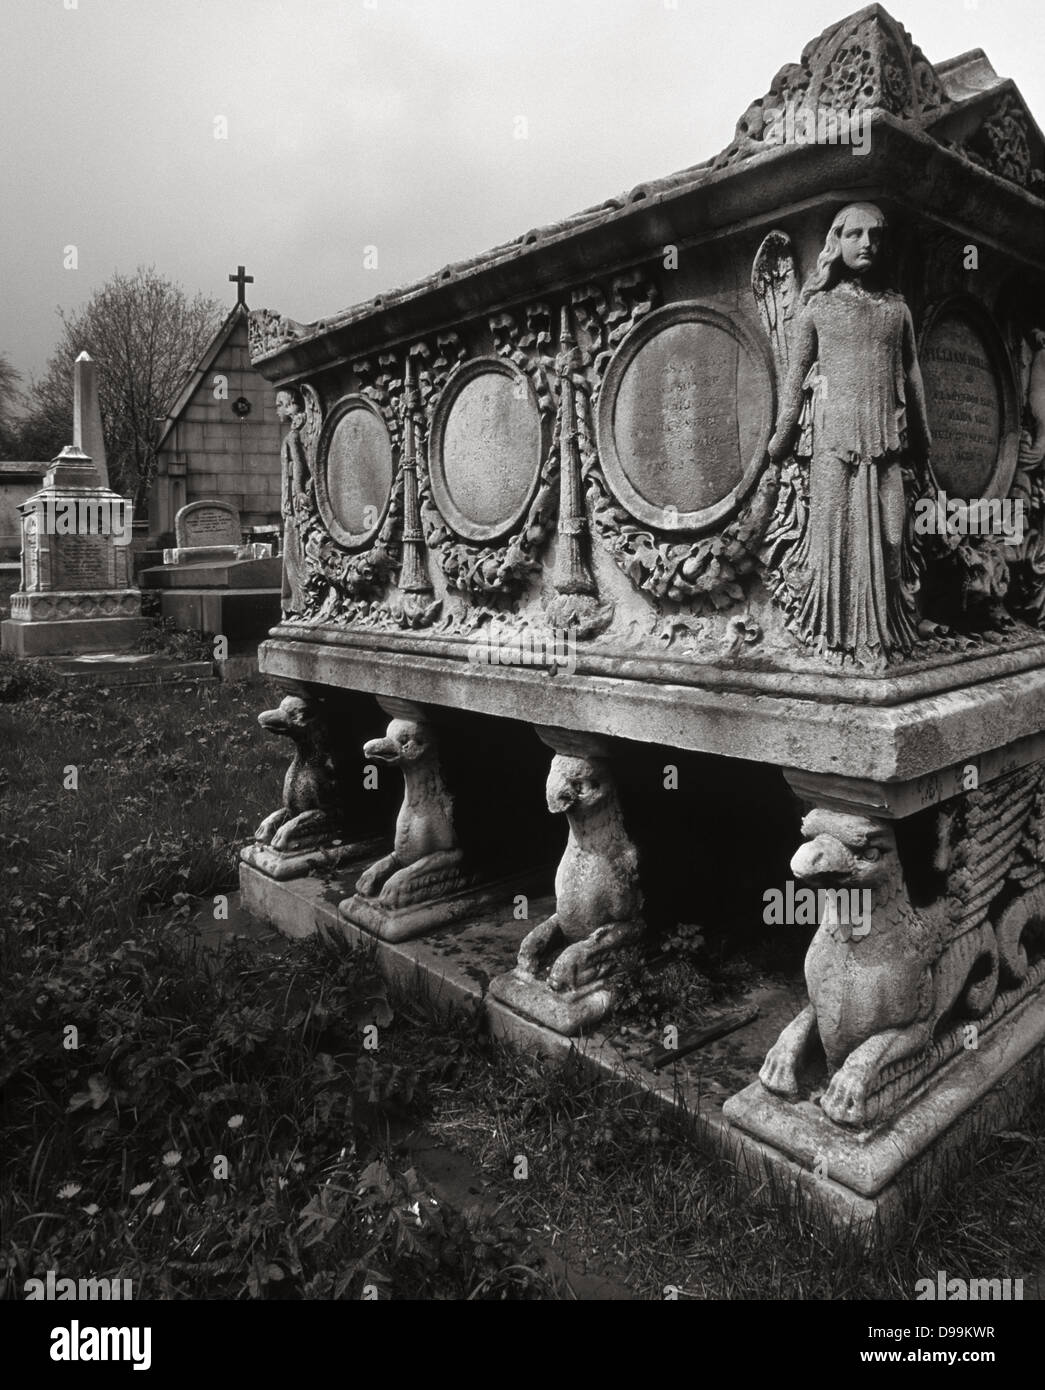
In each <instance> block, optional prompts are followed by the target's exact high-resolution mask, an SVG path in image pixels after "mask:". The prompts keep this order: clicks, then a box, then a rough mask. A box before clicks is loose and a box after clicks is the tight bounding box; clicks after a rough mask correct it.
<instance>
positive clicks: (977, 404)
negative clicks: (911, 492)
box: [918, 295, 1019, 500]
mask: <svg viewBox="0 0 1045 1390" xmlns="http://www.w3.org/2000/svg"><path fill="white" fill-rule="evenodd" d="M918 361H919V364H920V366H921V369H922V380H923V381H924V383H925V408H926V414H927V415H928V417H929V429H930V430H931V431H932V437H933V444H932V457H931V466H932V473H933V477H934V479H935V481H936V484H937V486H938V487H939V488H941V489H942V490H943V491H944V492H946V493H947V495H948V496H949V497H955V498H960V499H962V500H967V499H969V498H976V497H984V498H991V497H1004V496H1006V495H1007V493H1008V490H1009V485H1010V484H1011V482H1012V475H1013V473H1014V472H1015V469H1016V456H1017V453H1018V451H1019V430H1018V419H1017V411H1016V388H1015V384H1014V380H1013V370H1012V366H1011V364H1010V362H1009V357H1008V352H1007V350H1006V348H1005V344H1004V342H1003V341H1002V338H1001V335H1000V334H999V332H998V330H997V329H996V328H995V326H994V324H993V322H992V320H991V318H990V316H989V315H988V314H987V313H986V311H985V310H984V309H983V308H982V307H981V306H980V305H979V304H978V303H977V301H976V300H974V299H970V298H968V297H967V296H965V295H956V296H954V297H953V298H950V299H945V300H943V301H942V302H941V303H939V304H937V305H936V306H935V307H934V308H932V309H931V310H930V312H929V313H928V315H927V316H926V320H925V324H924V326H923V328H922V337H921V344H920V346H919V348H918Z"/></svg>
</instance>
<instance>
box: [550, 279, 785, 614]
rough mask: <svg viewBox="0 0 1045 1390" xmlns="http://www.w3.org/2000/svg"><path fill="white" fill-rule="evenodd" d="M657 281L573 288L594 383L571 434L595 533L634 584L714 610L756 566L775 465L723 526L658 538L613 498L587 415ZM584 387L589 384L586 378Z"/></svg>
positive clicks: (696, 608) (652, 299)
mask: <svg viewBox="0 0 1045 1390" xmlns="http://www.w3.org/2000/svg"><path fill="white" fill-rule="evenodd" d="M656 298H657V289H656V286H655V285H654V284H653V283H652V282H651V281H648V280H646V279H644V278H643V276H642V274H641V273H640V272H638V271H635V272H632V273H630V274H629V275H626V276H621V277H618V278H617V279H616V280H614V281H613V282H612V283H611V285H610V286H609V291H608V294H607V293H606V292H605V291H604V290H603V289H601V288H600V287H599V286H587V287H585V288H584V289H581V290H578V291H576V292H575V293H574V296H573V300H574V312H575V314H576V316H577V321H578V324H579V326H580V329H581V335H582V336H583V337H584V338H585V339H586V340H587V341H586V356H587V358H588V360H589V361H591V362H592V363H593V376H594V387H593V388H591V389H590V390H587V389H582V390H581V391H579V392H578V411H577V414H578V419H577V433H578V443H579V446H580V451H581V459H582V467H583V476H584V478H585V480H586V483H587V498H588V509H589V515H590V519H591V527H592V531H593V533H594V534H595V535H596V536H597V537H598V539H599V541H600V542H601V544H602V545H603V547H604V548H605V549H606V550H607V551H608V552H609V554H610V555H611V556H612V557H613V559H614V561H615V562H616V564H617V565H618V567H619V568H620V569H621V570H622V571H623V572H624V573H625V574H626V575H627V577H628V579H629V580H630V581H631V583H632V584H634V586H635V587H636V588H637V589H641V590H642V591H643V592H645V593H648V594H650V595H651V596H652V597H653V598H654V599H657V600H668V601H670V602H673V603H684V604H688V605H689V606H690V607H691V608H692V610H693V612H694V613H697V614H700V613H704V612H718V611H723V610H725V609H728V608H730V607H732V606H733V605H734V604H735V603H740V602H743V601H744V598H745V593H744V589H743V587H742V584H741V580H742V579H743V578H744V577H745V576H747V575H749V574H752V573H754V572H755V571H756V569H757V568H758V549H759V544H760V542H761V539H762V536H763V534H764V532H765V529H766V527H767V525H768V523H769V520H770V518H771V517H772V515H773V509H774V507H775V505H776V496H777V486H778V481H779V469H777V468H775V467H772V466H771V467H769V468H767V470H766V471H765V472H764V473H763V474H762V476H761V478H760V480H759V482H758V483H757V484H756V485H755V488H754V491H753V493H752V495H751V496H750V497H749V498H748V500H747V502H746V503H745V504H744V505H743V506H742V507H741V508H740V510H739V512H738V513H737V514H736V515H735V516H734V517H733V519H732V520H731V521H730V522H729V524H728V525H726V526H724V527H722V528H721V529H720V530H718V531H717V532H715V533H714V534H711V535H708V536H705V537H702V538H701V539H700V540H696V541H675V540H668V539H666V538H664V536H663V535H661V534H659V533H658V532H657V531H656V530H655V529H650V528H649V527H646V526H642V525H640V524H639V523H637V522H636V521H635V519H634V517H632V516H631V514H630V513H629V512H628V511H626V510H625V508H624V507H622V506H621V505H620V503H619V502H617V501H616V500H615V498H614V497H613V495H612V493H611V491H610V488H609V486H608V484H607V481H606V477H605V474H604V472H603V469H602V465H601V463H600V461H599V456H598V451H597V449H596V445H595V437H594V429H593V418H594V411H595V407H596V405H597V403H598V399H599V394H600V391H601V389H602V384H603V379H604V377H605V373H606V367H607V365H608V363H609V361H610V358H611V357H612V355H613V353H614V351H615V350H616V348H617V347H618V346H619V345H620V343H621V342H623V340H624V339H625V338H626V337H627V336H628V334H629V333H630V332H631V331H632V329H633V328H635V326H636V325H637V324H638V323H639V322H640V321H641V320H642V319H643V318H644V317H645V316H646V315H647V314H648V313H649V312H650V311H651V310H652V309H653V307H654V305H655V303H656ZM584 385H585V386H588V385H589V383H588V382H587V381H586V380H585V381H584Z"/></svg>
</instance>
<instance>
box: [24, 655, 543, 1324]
mask: <svg viewBox="0 0 1045 1390" xmlns="http://www.w3.org/2000/svg"><path fill="white" fill-rule="evenodd" d="M5 674H8V675H9V676H10V679H9V680H8V681H7V683H6V686H5V687H4V688H5V689H6V690H7V692H8V699H7V702H6V703H4V704H2V705H0V795H2V797H3V802H2V804H3V810H4V823H3V831H2V838H0V850H2V853H3V872H2V874H0V914H2V916H0V920H2V921H3V924H4V931H3V940H2V947H0V951H2V958H0V965H2V971H3V990H4V1003H5V1008H4V1017H3V1041H4V1062H3V1067H2V1070H0V1083H2V1101H3V1121H4V1133H5V1140H4V1171H3V1180H2V1192H0V1227H2V1230H3V1238H4V1242H5V1271H4V1293H5V1294H6V1296H8V1297H18V1296H20V1294H21V1291H22V1290H23V1288H24V1285H25V1281H26V1280H27V1279H29V1278H32V1277H40V1276H42V1275H43V1274H44V1273H45V1272H46V1271H47V1270H55V1271H57V1274H58V1277H61V1278H81V1277H82V1278H87V1277H90V1278H106V1277H108V1278H129V1279H131V1280H132V1282H133V1286H134V1293H135V1296H136V1297H139V1298H141V1297H166V1298H185V1297H208V1298H242V1297H297V1298H300V1297H306V1298H307V1297H313V1298H315V1297H322V1298H340V1297H354V1298H358V1297H360V1296H361V1294H362V1292H363V1289H364V1287H365V1286H366V1285H371V1286H373V1287H374V1288H376V1289H378V1290H380V1291H382V1292H383V1294H384V1295H386V1296H387V1295H391V1296H394V1297H399V1298H403V1297H420V1296H426V1297H436V1298H439V1297H468V1296H470V1295H474V1296H477V1297H487V1298H488V1297H504V1296H508V1295H511V1296H513V1297H526V1296H534V1295H535V1294H537V1293H540V1292H545V1291H546V1290H547V1284H546V1281H545V1280H544V1279H543V1278H542V1276H541V1275H540V1273H539V1272H538V1271H537V1270H536V1269H535V1268H531V1265H530V1263H528V1260H529V1258H530V1250H529V1243H528V1241H527V1240H526V1238H525V1236H524V1235H523V1233H521V1232H519V1231H517V1230H515V1229H513V1228H512V1227H511V1225H510V1224H509V1223H507V1222H506V1221H503V1220H486V1221H480V1222H474V1221H469V1220H468V1219H466V1218H464V1217H461V1216H459V1215H458V1214H457V1213H455V1212H453V1211H446V1210H444V1209H443V1207H442V1206H441V1205H440V1204H438V1203H436V1202H434V1201H433V1200H432V1199H431V1197H430V1195H429V1194H428V1193H427V1191H426V1190H425V1189H424V1187H423V1186H422V1185H421V1184H420V1183H419V1181H418V1179H417V1177H416V1174H415V1173H413V1172H412V1171H411V1170H410V1169H409V1168H404V1167H403V1166H402V1165H400V1166H399V1167H397V1166H395V1165H394V1164H393V1163H391V1162H390V1161H389V1160H390V1155H389V1153H388V1150H387V1146H386V1145H385V1144H384V1143H382V1142H381V1140H380V1137H379V1136H380V1132H381V1125H380V1123H378V1122H379V1121H380V1120H381V1119H382V1118H384V1119H385V1120H387V1118H388V1116H390V1115H395V1114H397V1113H399V1112H400V1111H401V1110H403V1108H404V1107H406V1108H407V1109H409V1107H410V1106H411V1105H413V1106H415V1107H416V1106H417V1105H418V1104H420V1103H421V1100H422V1098H423V1094H424V1084H425V1080H424V1074H423V1068H421V1069H407V1070H404V1069H403V1068H401V1067H398V1066H397V1065H396V1064H395V1063H394V1062H390V1061H388V1060H386V1055H385V1054H384V1053H382V1055H381V1059H380V1061H378V1060H377V1058H376V1057H375V1056H374V1055H371V1054H370V1053H368V1052H366V1051H365V1049H364V1048H363V1046H362V1039H363V1034H362V1023H363V1022H364V1021H366V1020H372V1021H377V1022H378V1024H379V1025H380V1026H381V1027H382V1030H383V1032H387V1030H388V1028H389V1026H393V1027H394V1018H393V1013H392V1010H391V1008H390V1006H389V1004H388V1002H387V999H386V998H385V996H384V992H383V990H382V988H381V986H380V984H379V982H378V980H377V979H376V977H375V976H374V974H373V971H372V969H371V968H370V966H369V965H368V963H367V962H366V961H365V960H363V959H362V958H360V957H359V956H358V955H357V956H354V957H351V956H345V955H338V956H336V957H331V955H330V954H329V951H324V948H323V947H322V946H321V945H319V944H316V945H312V946H309V947H306V948H304V949H301V948H297V949H294V950H292V949H290V948H289V947H288V948H287V949H284V950H278V951H273V952H269V953H259V952H258V951H257V950H256V949H255V950H252V951H251V952H249V953H248V952H247V951H245V950H244V949H243V948H242V947H240V948H235V947H234V948H233V949H226V950H223V951H222V952H221V953H219V954H215V953H214V952H208V951H206V950H203V949H202V948H201V947H200V946H199V944H198V941H197V940H196V939H194V938H193V936H192V934H191V933H189V932H187V931H186V930H185V924H186V921H187V919H188V918H189V916H190V914H191V912H192V910H193V905H194V902H195V901H196V900H197V899H198V898H199V897H204V898H210V897H214V896H216V895H225V894H228V893H229V891H230V890H231V889H233V888H234V886H235V882H236V876H235V874H236V855H237V850H238V847H239V845H240V844H241V843H242V842H243V841H244V839H245V838H246V835H247V832H248V830H249V829H251V828H252V827H253V826H254V825H255V824H256V822H257V821H258V820H259V819H260V818H261V816H262V815H263V814H264V812H266V811H268V810H271V809H272V806H273V804H275V803H276V801H277V800H278V795H279V786H280V778H281V772H282V769H283V767H284V766H285V761H284V760H285V754H284V752H283V750H282V749H281V748H279V747H278V746H276V744H275V741H274V740H266V739H265V738H264V736H263V735H262V734H261V732H260V730H258V729H257V725H256V715H257V711H258V709H259V708H262V707H263V706H264V705H265V704H267V703H271V699H272V695H271V692H269V693H267V694H266V692H264V691H263V690H262V689H260V688H258V687H257V686H254V687H247V688H244V687H225V686H219V687H213V688H207V689H203V690H194V689H193V690H190V689H184V690H178V689H174V690H172V689H170V688H169V687H167V688H165V689H164V690H163V692H162V694H160V693H157V692H155V691H146V692H144V693H143V692H141V691H137V692H135V691H130V692H128V691H114V692H106V691H98V690H90V691H84V690H82V689H79V690H78V689H77V688H76V687H73V688H71V689H70V688H62V689H58V690H53V689H52V690H48V689H47V678H46V672H41V671H40V670H39V669H34V668H30V669H29V672H28V674H26V673H25V671H24V669H23V670H22V671H17V672H16V671H10V670H8V671H7V672H6V673H5ZM12 694H13V695H15V696H17V697H19V698H17V699H12V698H11V696H12ZM217 910H218V911H219V912H220V910H221V907H220V899H219V903H218V904H217ZM375 1136H377V1137H375Z"/></svg>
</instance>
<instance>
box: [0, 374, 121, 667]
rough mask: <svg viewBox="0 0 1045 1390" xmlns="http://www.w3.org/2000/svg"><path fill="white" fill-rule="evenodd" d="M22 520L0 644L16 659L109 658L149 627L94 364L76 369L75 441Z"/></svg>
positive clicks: (23, 508) (24, 509)
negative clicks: (14, 585) (17, 567)
mask: <svg viewBox="0 0 1045 1390" xmlns="http://www.w3.org/2000/svg"><path fill="white" fill-rule="evenodd" d="M18 510H19V511H20V512H21V514H22V579H21V584H20V585H19V588H18V591H17V593H15V594H13V595H12V597H11V616H10V618H8V619H6V620H5V621H4V623H3V624H2V625H0V646H2V648H3V650H4V651H5V652H10V653H11V654H12V655H14V656H58V655H69V654H75V653H77V652H84V651H90V652H116V651H121V650H126V649H127V648H128V647H131V646H133V644H134V642H135V640H136V639H137V637H138V635H139V633H140V632H141V631H142V629H143V627H145V625H146V619H144V618H143V617H142V616H141V594H140V593H139V591H138V590H137V589H136V588H134V587H133V586H132V570H131V563H130V557H131V523H132V516H133V506H132V504H131V503H130V502H129V501H128V500H127V499H126V498H123V497H121V496H120V495H119V494H118V493H116V492H113V491H112V489H111V488H110V487H109V480H108V468H107V464H106V457H105V443H104V441H103V439H102V417H101V410H100V408H99V403H98V383H97V379H96V377H95V364H94V362H93V361H92V360H91V358H90V357H89V356H88V354H87V353H86V352H82V353H80V355H79V357H77V359H76V361H75V362H74V364H73V443H72V444H71V445H67V446H66V447H65V448H64V449H63V450H62V452H61V453H60V454H59V455H58V457H57V458H56V459H55V460H54V461H53V462H52V464H51V468H50V471H49V472H48V473H47V475H46V476H45V478H44V483H43V487H42V488H41V489H40V491H39V492H36V493H34V494H33V496H32V497H30V498H28V499H27V500H26V501H25V502H23V503H22V505H21V506H20V507H19V509H18Z"/></svg>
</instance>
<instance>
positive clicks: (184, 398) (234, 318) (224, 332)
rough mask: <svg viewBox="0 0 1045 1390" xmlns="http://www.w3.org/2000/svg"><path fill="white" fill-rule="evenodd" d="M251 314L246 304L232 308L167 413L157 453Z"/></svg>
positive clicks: (157, 445)
mask: <svg viewBox="0 0 1045 1390" xmlns="http://www.w3.org/2000/svg"><path fill="white" fill-rule="evenodd" d="M249 313H250V310H249V309H248V308H247V306H246V305H245V304H234V305H233V306H232V310H231V312H230V313H229V315H228V317H227V318H226V319H225V322H224V323H223V324H222V325H221V327H220V328H219V329H218V331H217V333H215V335H214V337H213V338H212V339H211V340H210V342H209V343H208V345H207V346H206V347H205V348H204V350H203V352H202V353H201V354H200V357H199V359H198V360H197V362H196V365H195V366H194V367H193V368H192V370H191V371H190V372H189V375H188V376H187V377H186V379H185V384H184V385H183V386H182V388H181V390H180V391H179V392H178V394H177V395H176V396H175V398H174V401H173V404H172V405H171V407H170V409H169V410H168V411H167V414H166V416H165V417H164V422H163V430H162V433H161V434H160V437H159V440H158V441H157V443H156V449H157V451H159V450H160V449H162V448H163V445H164V442H165V441H166V439H167V436H168V435H169V434H170V432H171V430H172V429H173V428H174V426H175V425H176V424H177V423H178V420H179V419H180V418H181V413H182V411H183V410H185V408H186V407H187V406H188V404H189V402H190V401H191V400H192V398H193V396H194V395H195V394H196V391H197V389H198V388H199V385H200V383H201V382H202V381H203V379H204V377H205V376H206V375H207V373H208V372H209V371H210V369H211V367H213V365H214V363H215V362H216V360H217V358H218V355H219V353H220V352H221V350H222V348H223V347H224V346H225V344H226V343H227V342H228V340H229V338H230V337H231V336H232V332H233V329H234V328H235V327H236V325H237V324H238V323H240V322H242V320H243V319H244V318H245V317H246V316H247V315H248V314H249Z"/></svg>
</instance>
